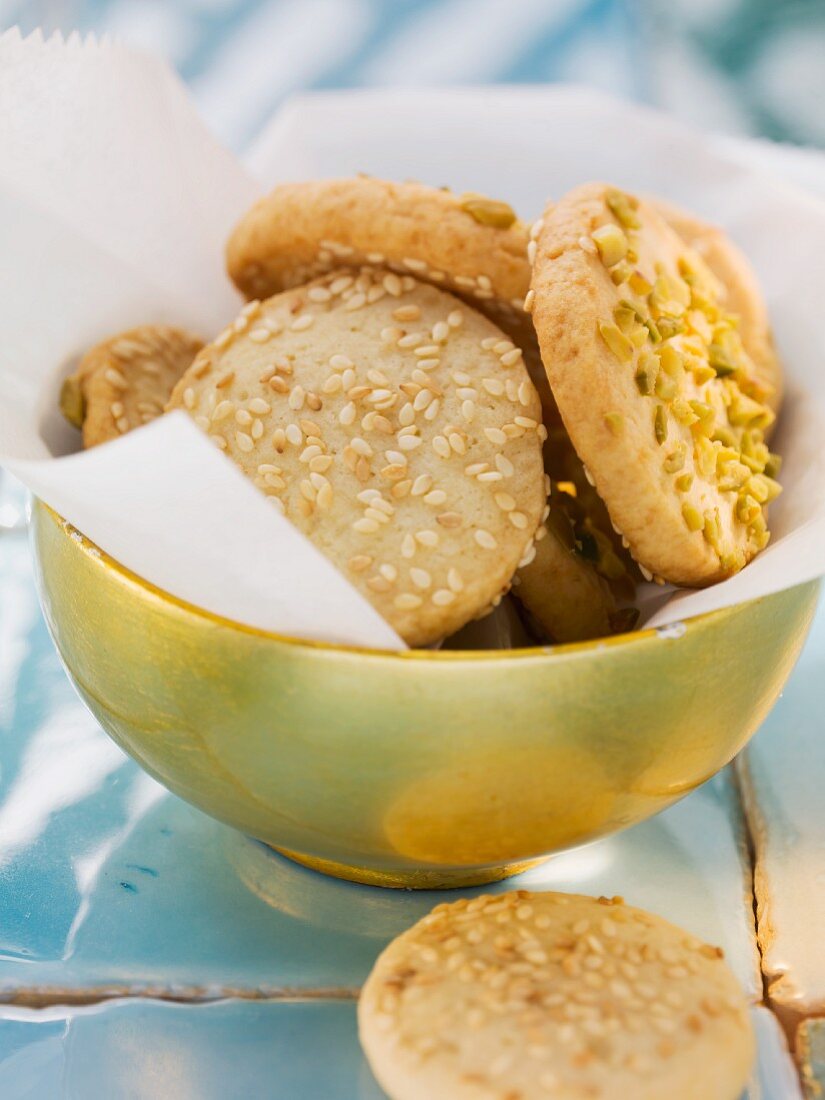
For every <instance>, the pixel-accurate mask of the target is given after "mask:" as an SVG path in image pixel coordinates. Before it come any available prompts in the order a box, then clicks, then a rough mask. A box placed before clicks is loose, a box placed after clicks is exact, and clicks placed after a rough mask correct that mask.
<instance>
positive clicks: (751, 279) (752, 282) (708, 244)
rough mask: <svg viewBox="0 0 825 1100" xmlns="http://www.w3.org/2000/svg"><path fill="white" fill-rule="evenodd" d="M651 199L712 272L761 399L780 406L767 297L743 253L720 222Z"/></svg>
mask: <svg viewBox="0 0 825 1100" xmlns="http://www.w3.org/2000/svg"><path fill="white" fill-rule="evenodd" d="M653 205H654V206H655V208H656V209H657V210H658V211H659V213H660V214H661V215H662V216H663V217H664V218H665V220H666V221H667V223H668V225H669V226H670V227H671V228H672V229H675V231H676V232H677V233H678V234H679V236H680V237H681V238H682V240H683V241H684V242H685V244H687V245H689V246H690V247H691V248H692V249H693V250H694V251H695V252H696V253H698V255H699V256H701V257H702V259H703V260H704V262H705V264H706V265H707V267H708V268H709V269H710V271H711V272H712V274H713V275H715V276H716V279H717V280H718V283H719V292H720V295H721V296H722V300H723V302H724V306H725V309H727V310H728V311H729V312H730V313H733V314H735V315H736V316H737V317H738V318H739V333H740V335H741V337H742V343H743V344H744V345H745V350H746V351H747V353H748V355H749V356H750V357H751V360H752V361H753V365H754V367H755V368H756V376H757V378H758V379H759V381H760V382H761V383H762V384H763V386H764V390H765V392H764V400H765V404H766V405H770V407H771V408H772V409H773V411H774V412H778V411H779V408H780V405H781V404H782V392H783V388H784V385H783V376H782V363H781V361H780V359H779V356H778V355H777V352H776V347H775V345H774V342H773V333H772V331H771V323H770V318H769V317H768V310H767V306H766V305H765V299H764V297H763V295H762V291H761V289H760V287H759V282H758V280H757V278H756V274H755V273H754V270H753V268H752V267H751V265H750V263H749V262H748V259H747V257H746V256H745V255H744V253H743V252H742V251H741V249H739V248H737V247H736V245H735V244H734V243H733V241H732V240H731V239H730V237H728V235H727V234H726V233H725V232H724V230H722V229H721V228H720V227H719V226H717V225H711V224H710V223H709V222H705V221H702V220H701V219H700V218H697V217H696V215H695V214H691V213H690V212H689V211H688V210H683V209H682V208H681V207H680V206H676V205H675V204H674V203H670V202H665V201H664V200H662V199H656V200H653Z"/></svg>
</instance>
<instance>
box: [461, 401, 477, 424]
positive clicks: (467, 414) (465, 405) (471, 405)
mask: <svg viewBox="0 0 825 1100" xmlns="http://www.w3.org/2000/svg"><path fill="white" fill-rule="evenodd" d="M475 414H476V406H475V402H474V401H471V400H470V399H469V398H468V399H467V400H466V401H464V402H462V405H461V415H462V416H463V417H464V419H465V420H466V421H467V423H468V424H469V423H471V422H472V419H473V417H474V416H475Z"/></svg>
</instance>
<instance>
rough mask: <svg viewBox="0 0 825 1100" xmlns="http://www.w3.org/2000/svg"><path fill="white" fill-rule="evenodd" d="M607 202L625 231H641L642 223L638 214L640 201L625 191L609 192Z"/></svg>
mask: <svg viewBox="0 0 825 1100" xmlns="http://www.w3.org/2000/svg"><path fill="white" fill-rule="evenodd" d="M605 201H606V202H607V206H608V209H609V210H610V212H611V214H613V215H614V217H615V218H616V219H617V220H618V221H619V222H621V224H622V225H623V226H624V227H625V229H641V227H642V223H641V221H640V219H639V215H638V214H637V213H636V211H637V209H638V207H639V200H638V199H636V198H634V197H633V196H632V195H626V194H625V193H624V191H618V190H613V191H608V193H607V195H606V197H605Z"/></svg>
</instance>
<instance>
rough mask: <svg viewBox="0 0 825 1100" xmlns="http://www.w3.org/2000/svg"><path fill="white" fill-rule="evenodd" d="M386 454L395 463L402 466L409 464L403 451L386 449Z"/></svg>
mask: <svg viewBox="0 0 825 1100" xmlns="http://www.w3.org/2000/svg"><path fill="white" fill-rule="evenodd" d="M384 456H385V457H386V459H387V461H388V462H391V463H392V464H393V465H396V466H402V467H404V466H406V465H407V456H406V455H405V454H403V453H402V452H401V451H384Z"/></svg>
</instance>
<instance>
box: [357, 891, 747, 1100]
mask: <svg viewBox="0 0 825 1100" xmlns="http://www.w3.org/2000/svg"><path fill="white" fill-rule="evenodd" d="M358 1027H359V1035H360V1039H361V1043H362V1046H363V1048H364V1051H365V1053H366V1055H367V1058H368V1060H369V1062H370V1065H371V1067H372V1070H373V1072H374V1074H375V1076H376V1078H377V1079H378V1081H379V1083H380V1085H381V1086H382V1088H383V1089H384V1090H385V1091H386V1092H387V1094H388V1096H390V1097H391V1098H392V1100H422V1098H423V1097H426V1098H427V1100H505V1098H507V1100H510V1098H516V1097H518V1100H545V1098H547V1097H553V1098H554V1100H583V1098H585V1097H591V1098H599V1100H628V1098H630V1097H632V1098H633V1100H663V1098H665V1097H668V1098H673V1100H676V1098H678V1100H738V1097H739V1096H740V1095H741V1093H742V1089H743V1088H744V1086H745V1084H746V1082H747V1078H748V1075H749V1071H750V1067H751V1064H752V1062H753V1057H754V1038H753V1032H752V1028H751V1023H750V1017H749V1013H748V1006H747V1003H746V1001H745V998H744V996H743V994H742V991H741V989H740V988H739V986H738V983H737V981H736V979H735V977H734V976H733V974H732V973H731V971H730V969H729V968H728V966H727V965H726V964H725V962H724V961H723V957H722V951H721V950H720V949H719V948H715V947H710V946H708V945H707V944H704V943H702V942H701V941H700V940H697V939H695V938H694V937H693V936H691V935H690V934H689V933H688V932H685V931H684V930H682V929H681V928H677V927H676V926H675V925H672V924H669V923H668V922H667V921H665V920H662V918H661V917H657V916H654V915H653V914H651V913H646V912H644V911H642V910H640V909H634V908H631V907H630V906H628V905H625V904H624V903H623V902H622V899H621V898H613V899H607V898H599V899H596V898H590V897H583V896H581V895H576V894H557V893H530V892H528V891H526V890H518V891H515V892H512V893H507V894H498V895H486V896H482V897H476V898H473V899H472V900H467V899H462V900H461V901H457V902H455V903H453V904H450V905H447V904H445V905H439V906H437V907H436V908H435V909H434V910H433V911H432V913H430V914H429V915H428V916H426V917H424V918H423V919H422V920H420V921H418V923H417V924H415V925H414V926H413V927H412V928H410V929H409V930H408V931H407V932H404V933H403V934H402V935H401V936H399V937H398V938H397V939H396V940H394V941H393V942H392V943H391V944H390V945H389V947H387V948H386V950H385V951H384V952H383V953H382V954H381V955H380V956H379V958H378V961H377V962H376V964H375V966H374V968H373V970H372V973H371V974H370V976H369V978H368V979H367V982H366V984H365V985H364V988H363V990H362V992H361V997H360V1000H359V1003H358Z"/></svg>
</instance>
